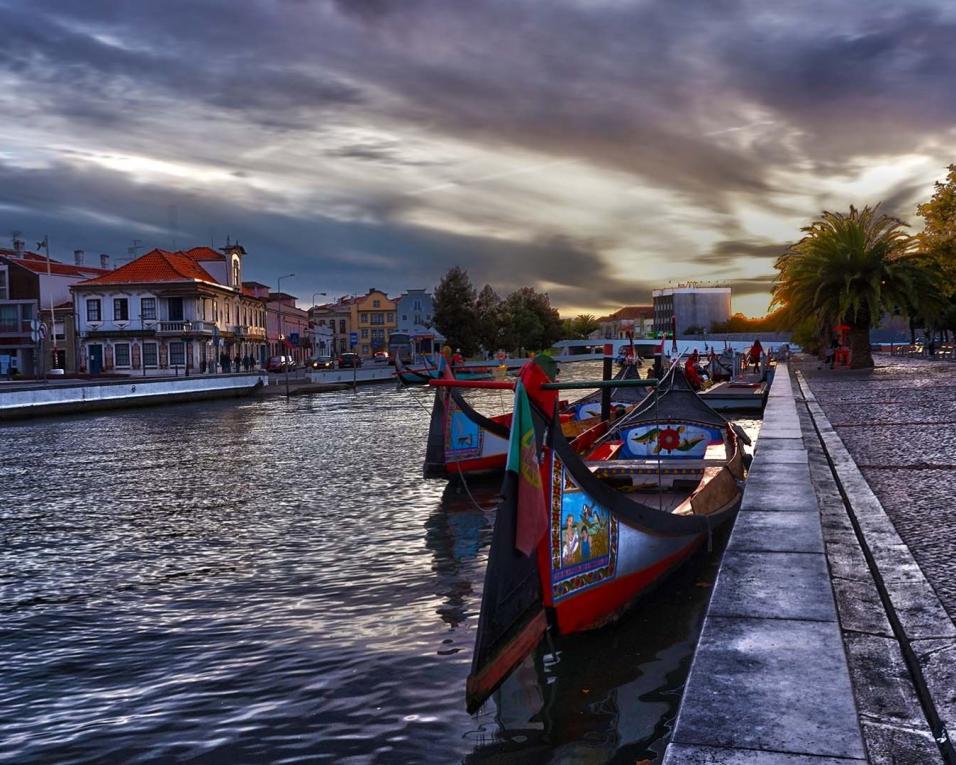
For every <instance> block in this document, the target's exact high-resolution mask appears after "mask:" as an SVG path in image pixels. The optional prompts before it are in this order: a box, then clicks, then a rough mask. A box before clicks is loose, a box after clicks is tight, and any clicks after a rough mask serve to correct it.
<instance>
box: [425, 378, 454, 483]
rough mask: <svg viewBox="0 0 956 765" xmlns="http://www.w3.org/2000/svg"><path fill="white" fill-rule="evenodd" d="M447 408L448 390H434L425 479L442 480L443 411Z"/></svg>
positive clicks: (444, 474) (445, 473)
mask: <svg viewBox="0 0 956 765" xmlns="http://www.w3.org/2000/svg"><path fill="white" fill-rule="evenodd" d="M448 406H449V401H448V389H447V388H435V403H434V404H433V405H432V419H431V422H429V424H428V441H427V442H426V444H425V468H424V471H423V472H424V474H425V478H444V477H445V476H446V475H447V471H446V466H445V411H446V409H447V407H448Z"/></svg>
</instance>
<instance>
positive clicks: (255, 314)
mask: <svg viewBox="0 0 956 765" xmlns="http://www.w3.org/2000/svg"><path fill="white" fill-rule="evenodd" d="M245 255H246V252H245V250H244V249H243V248H242V247H241V246H240V245H239V244H235V245H229V244H227V245H226V247H223V248H222V249H221V250H219V251H217V250H213V249H211V248H209V247H194V248H193V249H191V250H185V251H179V252H167V251H165V250H159V249H155V250H151V251H150V252H148V253H146V254H145V255H142V256H141V257H139V258H136V259H135V260H133V261H132V262H130V263H127V264H126V265H123V266H120V267H119V268H117V269H115V270H114V271H109V272H108V273H105V274H102V275H100V276H98V277H96V278H94V279H90V280H88V281H84V282H81V283H79V284H76V285H74V286H73V287H72V293H73V305H74V313H75V321H76V330H77V337H78V342H79V353H78V361H79V364H80V367H81V370H84V371H88V372H89V373H91V374H100V373H111V374H127V375H129V374H138V373H141V374H144V375H146V374H199V373H214V372H228V371H237V368H238V369H246V368H252V367H253V366H256V365H258V364H259V363H260V362H261V361H262V359H264V358H265V355H266V348H265V344H266V331H265V323H266V306H265V302H264V301H263V300H261V299H260V298H258V297H256V296H254V295H250V294H247V293H246V292H245V291H244V290H243V288H242V260H243V258H244V257H245Z"/></svg>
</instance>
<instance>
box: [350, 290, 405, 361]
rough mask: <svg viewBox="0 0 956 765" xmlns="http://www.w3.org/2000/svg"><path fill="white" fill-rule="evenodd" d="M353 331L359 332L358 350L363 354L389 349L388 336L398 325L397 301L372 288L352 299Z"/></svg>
mask: <svg viewBox="0 0 956 765" xmlns="http://www.w3.org/2000/svg"><path fill="white" fill-rule="evenodd" d="M351 324H352V331H353V332H357V333H358V340H359V342H358V347H357V348H356V351H357V352H358V353H360V354H361V355H363V356H368V355H369V354H372V353H375V352H376V351H384V350H387V349H388V336H389V334H390V333H392V332H394V331H395V329H396V328H397V327H398V324H397V322H396V320H395V301H394V300H391V299H389V297H388V295H386V294H385V293H384V292H382V291H380V290H377V289H375V288H372V289H370V290H369V291H368V293H367V294H365V295H361V296H359V297H356V298H355V299H354V300H353V301H352V322H351Z"/></svg>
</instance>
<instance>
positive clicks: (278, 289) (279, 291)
mask: <svg viewBox="0 0 956 765" xmlns="http://www.w3.org/2000/svg"><path fill="white" fill-rule="evenodd" d="M293 276H295V274H286V275H285V276H280V277H279V278H278V279H277V280H276V293H277V294H278V295H279V340H285V335H284V334H282V280H283V279H291V278H292V277H293ZM282 350H283V351H285V348H284V347H283V349H282ZM282 355H284V353H283V354H282ZM281 366H282V365H280V368H281ZM289 395H290V394H289V368H288V366H286V369H285V397H286V398H289Z"/></svg>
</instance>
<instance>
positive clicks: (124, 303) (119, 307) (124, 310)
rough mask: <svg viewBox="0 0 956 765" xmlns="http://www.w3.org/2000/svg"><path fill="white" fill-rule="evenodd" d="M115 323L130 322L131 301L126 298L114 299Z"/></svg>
mask: <svg viewBox="0 0 956 765" xmlns="http://www.w3.org/2000/svg"><path fill="white" fill-rule="evenodd" d="M113 321H129V300H127V299H126V298H113ZM126 350H127V351H128V350H129V348H127V349H126Z"/></svg>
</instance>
